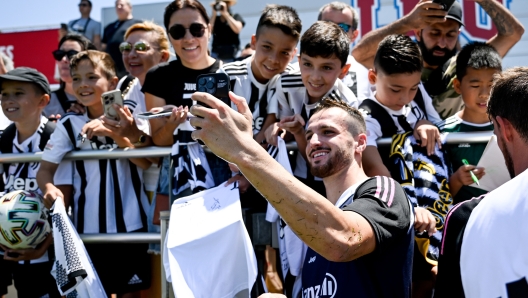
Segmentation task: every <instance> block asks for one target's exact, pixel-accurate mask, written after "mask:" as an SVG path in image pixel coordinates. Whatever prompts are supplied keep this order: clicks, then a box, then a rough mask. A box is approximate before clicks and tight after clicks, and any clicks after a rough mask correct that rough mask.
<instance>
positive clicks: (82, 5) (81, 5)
mask: <svg viewBox="0 0 528 298" xmlns="http://www.w3.org/2000/svg"><path fill="white" fill-rule="evenodd" d="M86 6H89V5H88V3H80V4H79V7H86Z"/></svg>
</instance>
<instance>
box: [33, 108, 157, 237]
mask: <svg viewBox="0 0 528 298" xmlns="http://www.w3.org/2000/svg"><path fill="white" fill-rule="evenodd" d="M89 121H91V119H89V118H88V116H87V114H83V115H77V114H73V113H67V114H66V115H64V116H63V117H62V118H61V119H60V121H59V122H58V123H57V127H56V128H55V131H54V132H53V134H52V135H51V138H50V140H49V142H48V144H47V145H46V148H45V150H44V153H43V155H42V160H45V161H49V162H51V163H55V164H58V163H60V162H61V160H62V159H63V157H64V155H65V154H66V153H68V152H71V151H73V150H105V149H111V148H117V144H115V143H114V141H113V140H112V139H111V138H107V137H94V138H92V139H91V140H88V139H84V138H83V137H82V135H81V130H82V128H83V127H84V125H85V124H86V123H88V122H89ZM74 169H75V170H74V173H73V185H74V190H75V192H74V203H73V206H74V208H73V218H74V224H75V226H76V227H77V230H78V232H79V233H124V232H131V231H136V230H139V229H141V228H143V227H145V228H146V225H147V222H146V220H147V217H146V212H145V211H146V210H149V202H148V199H147V196H146V194H145V189H144V186H143V170H142V169H141V168H139V167H138V166H136V165H135V164H133V163H132V162H131V161H129V160H128V159H125V158H123V159H101V160H77V161H74Z"/></svg>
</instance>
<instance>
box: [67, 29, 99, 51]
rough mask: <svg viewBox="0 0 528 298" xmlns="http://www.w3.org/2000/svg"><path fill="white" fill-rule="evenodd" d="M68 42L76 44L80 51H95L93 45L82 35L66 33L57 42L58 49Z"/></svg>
mask: <svg viewBox="0 0 528 298" xmlns="http://www.w3.org/2000/svg"><path fill="white" fill-rule="evenodd" d="M68 40H69V41H75V42H77V43H78V44H79V45H80V46H81V51H86V50H96V49H97V48H96V47H95V45H94V44H93V43H92V42H91V41H90V40H89V39H88V38H86V37H85V36H84V35H81V34H77V33H68V34H66V35H64V36H63V37H62V38H61V40H60V41H59V46H58V47H59V48H60V47H61V46H62V44H63V43H65V42H66V41H68Z"/></svg>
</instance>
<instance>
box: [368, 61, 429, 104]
mask: <svg viewBox="0 0 528 298" xmlns="http://www.w3.org/2000/svg"><path fill="white" fill-rule="evenodd" d="M421 76H422V74H421V72H419V71H415V72H413V73H397V74H391V75H387V74H385V73H383V72H382V71H376V70H372V69H371V70H369V74H368V77H369V81H370V83H371V84H373V85H376V99H377V100H378V101H379V102H380V103H382V104H383V105H384V106H386V107H388V108H389V109H391V110H394V111H399V110H401V109H402V108H403V107H404V106H405V105H407V104H409V103H410V102H411V101H412V100H413V99H414V96H415V95H416V92H417V91H418V84H420V79H421Z"/></svg>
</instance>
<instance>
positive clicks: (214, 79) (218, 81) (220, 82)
mask: <svg viewBox="0 0 528 298" xmlns="http://www.w3.org/2000/svg"><path fill="white" fill-rule="evenodd" d="M229 84H230V83H229V77H228V76H227V74H225V73H223V72H218V73H208V74H203V75H199V76H198V77H197V78H196V90H197V91H199V92H207V93H209V94H211V95H213V96H214V97H216V98H218V99H220V100H221V101H223V102H224V103H225V104H227V105H228V106H231V101H230V100H229V89H230V86H229ZM200 104H201V105H204V106H207V105H206V104H204V103H200Z"/></svg>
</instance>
